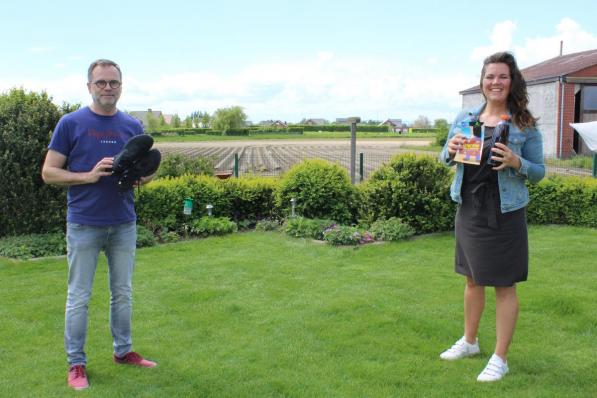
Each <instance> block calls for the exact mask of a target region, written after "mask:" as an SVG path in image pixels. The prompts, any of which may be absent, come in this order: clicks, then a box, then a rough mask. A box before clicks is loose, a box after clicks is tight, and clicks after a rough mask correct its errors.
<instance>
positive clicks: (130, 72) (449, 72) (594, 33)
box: [0, 0, 597, 122]
mask: <svg viewBox="0 0 597 398" xmlns="http://www.w3.org/2000/svg"><path fill="white" fill-rule="evenodd" d="M451 3H455V4H450V2H446V1H429V0H419V1H410V0H407V1H385V0H384V1H382V0H368V1H361V0H343V1H335V0H333V1H327V2H326V1H321V0H320V1H310V0H307V1H265V0H254V1H250V2H249V1H227V0H220V1H209V2H205V1H195V2H191V1H189V0H185V1H179V0H170V1H167V2H165V1H160V2H158V1H151V0H149V1H126V0H122V1H120V2H115V1H102V2H99V1H96V2H82V1H76V2H75V1H61V0H54V1H51V2H50V1H47V0H44V1H30V0H22V1H10V2H6V3H4V4H3V6H2V12H1V13H0V18H1V19H0V37H2V40H1V41H0V50H1V53H2V54H3V57H2V58H3V62H1V63H0V91H6V90H8V89H10V88H11V87H24V88H25V89H28V90H35V91H40V90H45V91H47V92H48V94H49V95H51V96H52V97H53V99H54V101H55V102H56V103H61V102H62V101H67V102H80V103H82V104H84V105H85V104H88V103H89V101H90V97H89V94H88V93H87V89H86V87H85V82H86V70H87V67H88V65H89V63H90V62H91V61H93V60H94V59H97V58H110V59H113V60H114V61H116V62H117V63H119V64H120V66H121V67H122V69H123V94H122V97H121V100H120V103H119V107H120V108H121V109H123V110H129V111H132V110H145V109H147V108H152V109H154V110H162V111H163V112H165V113H178V114H179V115H180V116H181V117H184V116H186V115H188V114H189V113H190V112H192V111H194V110H201V111H207V112H210V113H212V112H213V111H215V110H216V109H217V108H221V107H227V106H233V105H240V106H242V107H243V108H244V109H245V112H246V113H247V115H248V117H249V119H250V120H251V121H254V122H258V121H260V120H265V119H281V120H285V121H288V122H298V121H299V120H301V119H302V118H326V119H328V120H334V119H335V118H336V117H347V116H360V117H361V118H363V119H377V120H383V119H387V118H402V119H404V120H407V121H413V120H415V119H416V118H417V117H418V116H419V115H425V116H427V117H428V118H429V119H431V120H434V119H436V118H446V119H448V120H451V119H452V118H453V117H454V115H455V113H456V112H457V110H458V109H459V108H460V104H461V98H460V95H459V94H458V92H459V91H461V90H464V89H466V88H469V87H471V86H473V85H475V84H477V83H478V80H479V71H480V68H481V63H482V60H483V58H484V57H485V56H487V55H489V54H491V53H493V52H495V51H501V50H510V51H513V52H514V54H515V55H516V56H517V59H518V61H519V64H520V66H521V67H525V66H530V65H533V64H535V63H538V62H541V61H544V60H546V59H549V58H552V57H554V56H557V55H558V53H559V42H560V40H563V41H564V54H569V53H572V52H577V51H584V50H590V49H596V48H597V24H596V23H595V21H597V6H596V5H595V2H594V0H568V1H566V2H565V3H563V5H564V6H560V7H553V6H547V5H543V4H547V3H548V2H545V1H533V0H531V1H510V0H506V1H501V2H485V3H483V2H478V1H468V0H466V1H458V2H451Z"/></svg>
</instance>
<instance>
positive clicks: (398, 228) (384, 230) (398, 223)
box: [369, 217, 415, 241]
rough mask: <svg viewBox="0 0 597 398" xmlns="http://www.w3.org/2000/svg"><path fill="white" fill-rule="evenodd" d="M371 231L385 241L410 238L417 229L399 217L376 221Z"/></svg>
mask: <svg viewBox="0 0 597 398" xmlns="http://www.w3.org/2000/svg"><path fill="white" fill-rule="evenodd" d="M369 232H371V234H372V235H373V236H374V237H375V239H377V240H385V241H398V240H402V239H406V238H410V237H411V236H413V235H414V234H415V230H414V229H413V228H412V227H411V226H410V225H408V224H405V223H403V222H402V220H401V219H399V218H398V217H392V218H390V219H389V220H377V221H375V222H374V223H373V224H372V225H371V228H369Z"/></svg>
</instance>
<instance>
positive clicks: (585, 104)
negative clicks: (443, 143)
mask: <svg viewBox="0 0 597 398" xmlns="http://www.w3.org/2000/svg"><path fill="white" fill-rule="evenodd" d="M521 72H522V74H523V76H524V78H525V80H526V83H527V90H528V93H529V109H530V110H531V112H532V113H533V116H535V117H539V121H538V127H539V130H541V133H542V134H543V150H544V153H545V155H547V156H557V157H560V158H567V157H570V156H571V155H573V154H589V149H588V147H587V145H586V144H585V143H584V141H583V140H582V138H581V137H580V135H579V134H578V133H577V132H576V131H574V130H573V129H572V127H570V123H583V122H590V121H595V120H597V49H596V50H589V51H583V52H578V53H574V54H567V55H560V56H559V57H555V58H551V59H548V60H547V61H543V62H541V63H539V64H536V65H533V66H529V67H528V68H525V69H522V70H521ZM460 94H461V95H462V107H463V108H471V107H474V106H476V105H479V104H481V103H483V101H484V99H483V96H482V94H481V90H480V88H479V86H475V87H471V88H469V89H466V90H464V91H461V92H460Z"/></svg>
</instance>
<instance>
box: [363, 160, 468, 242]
mask: <svg viewBox="0 0 597 398" xmlns="http://www.w3.org/2000/svg"><path fill="white" fill-rule="evenodd" d="M450 183H451V171H450V170H449V169H448V168H446V167H444V166H442V165H441V164H439V163H438V162H437V161H436V160H435V159H434V158H433V157H430V156H424V155H413V154H406V155H397V156H395V157H393V158H392V159H391V160H390V162H389V163H388V164H386V165H384V166H382V167H381V168H380V169H379V170H377V171H375V172H374V173H373V174H372V175H371V177H370V178H369V179H368V180H367V181H366V182H364V183H363V184H361V185H360V186H359V189H360V191H361V198H362V199H361V208H360V218H361V220H362V222H364V223H367V224H371V223H373V222H374V221H375V220H378V219H389V218H391V217H399V218H400V219H402V221H403V222H405V223H407V224H408V225H410V226H411V227H413V228H414V230H415V232H416V233H417V234H422V233H428V232H436V231H445V230H449V229H451V228H452V227H453V226H454V213H455V208H456V206H455V204H454V202H452V200H451V199H450V196H449V192H450V190H449V188H450Z"/></svg>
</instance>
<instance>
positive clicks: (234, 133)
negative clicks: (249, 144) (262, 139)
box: [222, 128, 249, 136]
mask: <svg viewBox="0 0 597 398" xmlns="http://www.w3.org/2000/svg"><path fill="white" fill-rule="evenodd" d="M222 135H232V136H248V135H249V129H242V128H241V129H227V130H225V131H224V132H223V133H222Z"/></svg>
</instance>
